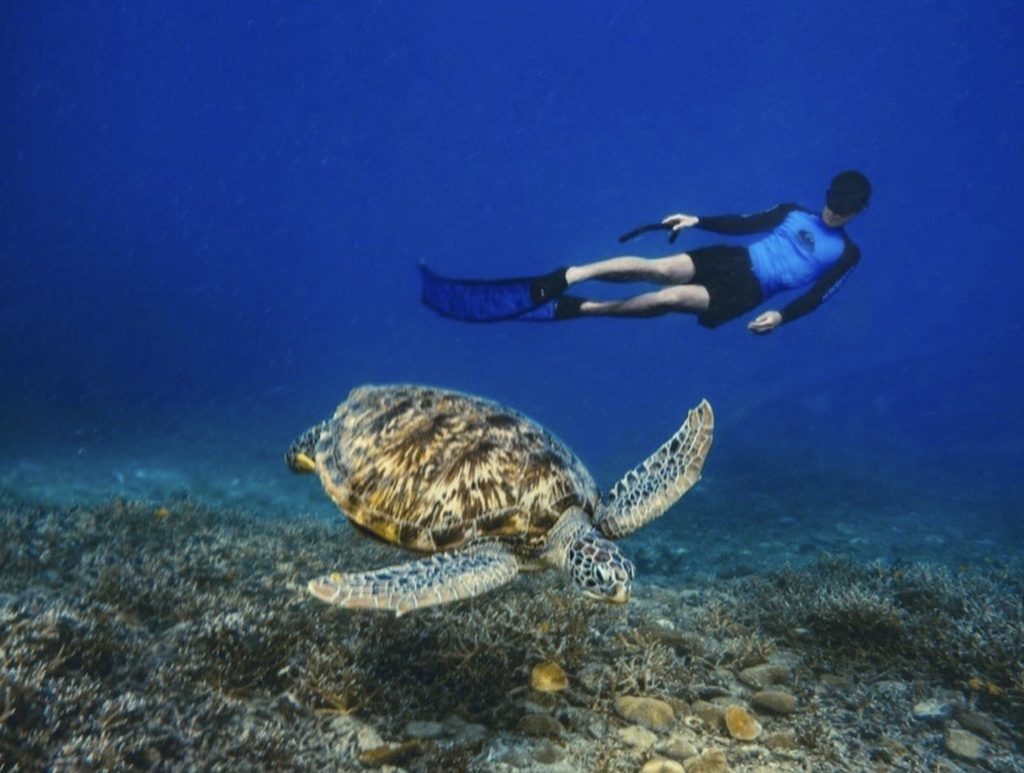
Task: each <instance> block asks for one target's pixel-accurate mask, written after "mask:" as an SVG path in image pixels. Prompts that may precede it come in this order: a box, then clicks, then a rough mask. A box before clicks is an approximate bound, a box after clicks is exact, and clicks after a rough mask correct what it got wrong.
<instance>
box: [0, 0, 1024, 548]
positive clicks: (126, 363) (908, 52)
mask: <svg viewBox="0 0 1024 773" xmlns="http://www.w3.org/2000/svg"><path fill="white" fill-rule="evenodd" d="M3 6H4V7H3V11H2V15H0V72H2V73H3V75H2V77H0V218H2V223H0V340H2V343H0V347H2V348H0V454H2V456H0V467H2V468H4V469H10V468H12V467H14V466H16V465H18V464H29V465H36V467H33V469H44V470H48V471H50V473H52V474H53V476H54V479H55V481H57V480H59V479H60V474H61V473H62V472H63V471H66V470H71V469H78V467H79V466H81V467H82V468H83V469H85V470H86V472H85V473H82V474H84V475H85V485H87V486H88V485H89V482H90V480H94V481H95V485H96V487H97V489H103V488H106V487H110V486H111V485H112V482H113V484H117V483H118V481H119V480H120V479H119V477H118V476H119V475H123V472H121V470H122V468H123V467H124V465H128V467H127V468H125V469H130V466H131V465H132V464H137V465H139V466H141V467H145V468H147V469H148V468H155V467H159V468H160V469H165V468H174V467H175V466H177V465H181V466H183V467H190V468H196V467H198V468H203V469H208V470H214V471H215V470H216V469H217V468H221V467H222V468H223V469H224V470H226V471H229V473H230V474H234V473H235V472H237V471H239V470H242V471H245V472H246V473H248V474H249V475H250V477H251V478H252V479H253V480H256V481H265V482H266V483H267V485H274V484H275V482H277V481H279V480H281V481H283V480H287V475H288V474H287V471H286V470H285V469H284V467H283V465H282V464H281V462H280V458H281V453H282V452H283V450H284V448H285V447H286V445H287V443H288V442H289V441H290V440H291V438H292V436H293V435H294V434H297V432H299V431H300V430H301V429H303V428H305V426H307V425H308V424H310V423H311V422H313V421H315V420H317V419H319V418H321V417H323V416H325V415H327V414H328V413H329V412H330V411H331V410H332V409H333V407H334V405H335V404H336V403H337V402H338V401H339V400H340V399H342V397H343V396H344V395H345V393H347V391H348V389H349V388H351V387H352V386H355V385H358V384H360V383H364V382H391V381H415V382H423V383H432V384H439V385H445V386H451V387H456V388H460V389H464V390H467V391H471V392H475V393H479V394H482V395H486V396H489V397H492V398H495V399H498V400H501V401H504V402H507V403H509V404H511V405H513V406H515V407H517V408H519V409H521V410H523V411H525V412H526V413H528V414H530V415H532V416H534V417H536V418H537V419H539V420H541V421H542V422H544V423H545V424H546V425H547V426H549V427H550V428H551V429H553V430H554V431H555V432H557V433H558V434H559V435H561V436H562V437H563V438H564V439H565V440H566V441H568V442H569V443H570V445H571V446H572V447H573V448H575V449H576V450H577V451H578V452H579V453H580V455H581V456H582V457H583V459H584V460H585V461H586V462H588V464H590V466H591V468H592V470H593V471H594V472H595V474H596V476H597V477H598V478H599V479H600V480H601V482H602V483H604V484H605V485H608V484H610V483H612V482H613V481H614V479H615V477H616V476H617V475H618V474H619V472H621V471H622V470H623V469H624V468H625V467H627V466H629V465H631V464H633V463H635V462H637V461H639V460H640V459H641V458H642V457H643V456H645V455H646V454H647V453H648V452H649V451H651V450H653V449H654V448H655V447H656V446H657V445H658V444H659V443H660V442H661V441H662V440H663V439H664V438H665V437H667V436H668V435H669V434H670V433H671V432H672V431H673V430H674V429H675V427H676V426H677V424H678V422H679V420H680V419H681V417H682V416H683V414H684V412H685V410H686V408H687V407H689V406H690V405H692V404H694V403H696V401H697V400H698V399H699V398H700V397H703V396H707V397H708V398H709V399H710V400H711V401H712V402H713V404H714V405H715V407H716V410H717V414H718V422H719V423H718V428H719V429H718V435H717V440H716V446H715V450H714V454H713V456H712V458H711V460H710V461H709V464H708V467H707V469H706V474H707V476H708V480H709V481H710V482H712V483H713V486H714V491H715V492H716V494H715V495H716V497H719V498H720V499H721V500H722V501H727V500H728V497H729V492H730V491H737V492H739V491H740V490H741V489H742V492H743V493H744V494H745V495H749V493H750V492H749V490H748V489H749V488H750V487H751V486H755V487H762V488H763V490H764V492H765V493H766V494H767V495H770V496H772V497H776V498H777V499H778V500H780V501H783V502H793V503H802V504H803V506H804V507H806V503H807V502H808V501H817V500H820V501H823V502H824V503H826V504H830V505H831V504H834V503H835V502H836V501H839V500H842V499H843V498H846V497H848V496H849V494H848V492H849V491H850V490H851V485H852V486H853V489H854V490H857V488H858V487H859V489H860V490H861V494H860V500H861V501H862V502H863V503H864V508H865V510H864V512H865V513H869V512H877V513H891V512H893V511H897V512H898V511H901V509H905V510H906V511H907V512H911V511H914V512H917V510H918V505H919V503H920V502H923V501H927V502H929V503H930V504H929V506H928V507H927V508H926V509H924V510H922V511H921V512H919V513H918V517H920V518H924V519H931V520H934V521H935V523H936V525H937V528H938V527H940V526H942V525H943V522H948V523H946V525H949V523H956V522H959V521H962V520H970V522H971V524H972V526H973V527H974V528H976V529H980V530H985V529H990V530H991V532H992V534H994V535H996V537H997V538H998V539H1000V540H1004V541H1009V542H1013V540H1017V541H1018V542H1019V541H1020V540H1021V539H1022V537H1021V535H1022V530H1021V526H1020V519H1021V514H1022V511H1024V507H1022V505H1024V484H1022V483H1021V469H1022V467H1024V441H1022V434H1024V419H1022V415H1024V346H1022V323H1021V312H1022V304H1021V301H1020V297H1021V290H1020V285H1021V282H1022V279H1024V256H1022V253H1021V248H1020V236H1019V235H1018V234H1017V233H1016V228H1017V227H1019V222H1020V212H1021V211H1022V210H1024V131H1022V125H1024V121H1022V119H1024V7H1022V6H1021V5H1020V4H1019V3H1017V2H1013V1H1012V0H999V1H994V2H985V3H967V2H953V1H946V2H944V1H943V0H933V1H932V2H922V3H893V2H889V1H885V2H882V1H881V0H867V1H866V2H863V3H858V4H855V5H851V4H849V3H838V2H797V3H786V4H778V3H753V2H721V1H720V0H714V1H713V2H712V1H710V0H702V1H701V2H687V3H679V2H651V3H640V4H638V3H627V2H612V1H611V0H598V2H594V3H588V4H586V5H581V4H577V3H562V2H558V3H539V2H538V3H532V2H531V3H523V4H515V3H513V4H506V3H491V2H487V3H464V2H429V3H398V2H396V3H357V2H352V3H340V4H298V5H296V4H292V3H283V2H280V3H279V2H266V3H255V4H228V3H215V4H209V3H176V4H168V3H157V2H152V0H150V1H148V2H133V3H41V4H26V3H4V4H3ZM850 167H855V168H859V169H862V170H863V171H865V172H866V173H867V174H868V175H869V176H870V178H871V180H872V182H873V184H874V197H873V200H872V204H871V207H870V208H869V209H868V210H867V212H866V213H865V214H864V215H863V216H862V217H860V218H858V219H857V220H856V221H854V222H853V223H852V224H851V225H850V226H849V229H848V230H849V232H850V235H851V237H852V238H853V239H854V240H855V241H856V242H857V243H858V244H859V246H860V247H861V250H862V253H863V260H862V263H861V265H860V267H859V268H858V269H857V271H856V272H855V274H854V275H853V276H852V277H851V279H850V280H849V281H848V282H847V283H846V284H845V285H844V287H843V288H842V290H841V291H840V292H839V293H838V294H837V295H836V296H835V297H834V298H832V299H830V300H829V301H828V302H827V303H826V304H824V305H823V306H822V307H821V308H820V309H818V310H817V311H816V312H814V313H813V314H812V315H810V316H808V317H806V318H804V319H802V320H800V321H798V322H796V323H794V324H793V325H792V326H789V327H785V328H782V329H780V330H779V331H777V332H776V333H774V334H772V335H771V336H768V337H764V338H761V337H756V336H753V335H751V334H750V333H748V332H747V331H746V329H745V325H744V321H736V322H734V323H731V324H729V325H727V326H725V327H723V328H720V329H718V330H714V331H708V330H704V329H702V328H699V327H698V326H697V325H696V324H695V322H694V321H693V320H692V319H690V318H684V317H678V316H676V317H663V318H660V319H656V320H643V321H623V320H586V321H579V322H573V323H566V324H558V325H539V324H534V325H526V324H516V323H508V324H497V325H482V326H473V325H467V324H462V323H458V322H453V321H449V320H445V319H441V318H439V317H437V316H434V315H433V314H432V313H430V312H429V311H428V310H426V309H425V308H423V307H422V306H421V305H420V303H419V286H418V276H417V272H416V264H417V262H418V261H420V260H426V261H428V262H429V263H430V264H431V265H432V266H433V267H434V268H436V269H437V270H439V271H442V272H446V273H451V274H456V275H474V276H481V277H489V276H505V275H521V274H532V273H540V272H543V271H547V270H550V269H551V268H553V267H554V266H557V265H563V264H566V263H573V262H581V261H585V260H590V259H596V258H599V257H609V256H612V255H615V254H619V253H620V248H619V245H618V244H617V243H616V237H617V236H618V235H619V234H620V233H622V232H623V231H626V230H628V229H629V228H631V227H633V226H635V225H638V224H640V223H644V222H650V221H653V220H657V219H660V218H661V217H663V216H664V215H666V214H669V213H672V212H677V211H688V212H695V213H698V214H717V213H729V212H750V211H756V210H760V209H764V208H767V207H769V206H771V205H774V204H776V203H778V202H781V201H797V202H800V203H803V204H805V205H806V206H809V207H817V206H819V205H820V203H821V201H822V196H823V192H824V190H825V188H826V186H827V183H828V179H829V178H830V177H831V175H832V174H834V173H835V172H837V171H839V170H842V169H846V168H850ZM719 240H720V239H719V238H716V237H712V236H709V235H705V234H698V233H687V234H685V235H684V237H683V239H682V240H681V241H680V243H679V244H680V246H681V247H683V248H686V247H689V246H695V245H697V244H704V243H711V242H712V241H719ZM630 246H631V249H630V251H631V252H639V253H640V254H644V255H648V256H652V257H653V256H658V255H664V254H668V253H669V252H670V248H669V247H668V246H667V245H666V244H665V243H664V241H663V240H662V239H659V238H658V237H654V236H651V237H647V238H645V239H644V240H641V241H639V242H637V243H636V246H635V248H634V247H633V245H630ZM621 289H624V288H614V287H613V288H610V289H609V288H601V289H600V290H597V291H595V292H614V291H616V290H621ZM772 305H775V304H772ZM90 465H92V466H90ZM129 474H130V473H129ZM90 475H94V476H95V477H94V478H90V477H89V476H90ZM15 480H17V478H15ZM851 480H852V484H851V482H850V481H851ZM54 485H58V484H57V483H56V482H55V484H54ZM944 505H948V506H944ZM302 506H303V507H306V506H308V502H307V501H305V500H304V501H303V503H302ZM872 508H874V509H872ZM830 517H832V515H831V514H830V512H829V510H828V508H827V507H825V506H823V509H822V513H821V518H822V519H829V518H830ZM880 517H881V516H880ZM729 518H731V519H734V520H735V519H740V520H742V516H737V515H735V514H734V515H731V516H729ZM756 519H757V514H756V513H751V514H750V515H749V523H753V524H756ZM722 527H723V529H726V528H731V527H732V524H731V523H730V522H725V523H723V524H722Z"/></svg>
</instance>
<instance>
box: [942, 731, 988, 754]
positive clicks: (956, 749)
mask: <svg viewBox="0 0 1024 773" xmlns="http://www.w3.org/2000/svg"><path fill="white" fill-rule="evenodd" d="M946 751H948V752H949V753H950V754H952V755H953V756H955V757H959V758H960V759H962V760H967V761H969V762H977V761H978V760H980V759H982V758H983V757H984V756H985V742H984V741H982V740H981V739H980V738H978V736H976V735H975V734H974V733H972V732H970V731H969V730H960V729H958V728H955V727H951V728H948V729H947V730H946Z"/></svg>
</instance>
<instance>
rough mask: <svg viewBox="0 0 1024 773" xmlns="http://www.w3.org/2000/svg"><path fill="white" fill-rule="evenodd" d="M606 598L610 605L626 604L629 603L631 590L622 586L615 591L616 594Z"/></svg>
mask: <svg viewBox="0 0 1024 773" xmlns="http://www.w3.org/2000/svg"><path fill="white" fill-rule="evenodd" d="M604 598H605V601H607V602H608V603H609V604H625V603H626V602H627V601H629V588H628V587H626V586H625V585H620V586H618V587H617V588H616V589H615V593H613V594H611V595H609V596H605V597H604Z"/></svg>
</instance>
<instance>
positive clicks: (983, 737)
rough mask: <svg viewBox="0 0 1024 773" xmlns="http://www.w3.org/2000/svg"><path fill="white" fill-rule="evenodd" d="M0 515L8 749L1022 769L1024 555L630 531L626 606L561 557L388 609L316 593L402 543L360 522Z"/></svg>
mask: <svg viewBox="0 0 1024 773" xmlns="http://www.w3.org/2000/svg"><path fill="white" fill-rule="evenodd" d="M786 528H787V525H786V522H785V520H783V521H781V522H780V523H779V525H778V529H779V530H780V535H779V538H780V539H782V533H783V532H784V531H785V529H786ZM789 528H790V529H792V525H790V527H789ZM769 531H770V530H769ZM0 533H2V535H3V539H2V544H0V567H2V569H0V664H2V671H0V768H3V769H11V770H35V769H55V770H92V769H104V770H119V769H148V770H180V769H202V770H241V769H245V770H252V769H274V770H285V769H287V770H305V769H310V770H313V769H317V770H321V769H329V770H361V769H382V770H388V769H390V770H407V771H427V770H445V771H458V770H469V771H533V770H536V771H641V770H645V771H658V770H660V771H673V770H686V771H725V770H735V771H745V770H752V771H753V770H807V771H823V770H948V771H957V770H974V769H987V770H1006V771H1010V770H1024V754H1022V750H1021V741H1022V721H1024V660H1022V659H1024V573H1022V571H1021V570H1022V568H1024V565H1022V563H1021V561H1020V560H1019V559H1013V558H1012V557H999V558H998V559H996V560H988V561H983V562H979V563H977V564H976V565H975V564H972V565H970V566H960V567H959V568H957V567H955V566H953V567H947V566H943V565H939V564H937V563H931V562H927V561H919V560H908V561H895V562H894V561H887V562H885V563H881V562H877V561H867V560H863V559H862V558H860V557H859V556H858V555H857V554H856V552H854V553H853V554H852V555H847V556H840V555H838V554H837V553H836V552H835V551H831V552H824V553H823V552H821V551H820V550H819V548H820V545H819V544H818V543H814V544H812V547H811V548H807V549H802V548H801V549H800V552H801V553H803V554H811V555H806V556H805V557H806V558H807V561H806V562H805V563H804V564H802V565H794V566H793V567H780V568H776V569H772V570H768V571H756V572H744V571H743V569H742V567H741V566H733V568H732V570H731V571H730V572H729V573H728V576H722V575H721V574H720V575H717V576H716V575H714V574H712V573H709V572H701V573H698V574H695V575H692V576H690V577H688V578H686V579H685V580H684V579H682V578H679V577H674V576H673V575H672V573H671V572H670V571H668V570H669V569H671V568H672V564H671V562H672V561H673V560H674V559H673V556H675V560H678V555H676V554H675V553H672V551H671V550H669V548H667V547H666V544H667V543H671V540H666V539H664V538H661V539H653V540H647V541H644V540H641V539H635V540H632V541H631V542H630V544H629V545H628V546H627V548H628V552H630V553H632V554H633V555H634V556H635V557H637V558H638V565H639V566H640V568H641V572H642V574H641V577H640V578H639V581H638V583H637V585H636V586H635V593H634V598H633V600H632V601H631V602H630V603H629V604H628V605H626V606H624V607H606V606H603V605H598V604H594V603H591V602H588V601H586V600H584V599H583V598H582V597H580V596H579V595H578V594H576V593H575V592H574V591H573V590H572V589H571V587H570V586H569V584H568V582H567V580H566V579H565V578H563V577H561V576H558V575H557V574H553V573H548V574H544V575H528V576H524V577H521V578H519V579H518V580H517V581H516V582H515V583H514V584H513V585H512V586H511V587H509V588H507V589H504V590H502V591H499V592H496V593H492V594H489V595H487V596H485V597H482V598H479V599H475V600H471V601H468V602H463V603H460V604H456V605H452V606H450V607H445V608H440V609H431V610H424V611H421V612H418V613H415V614H411V615H407V616H404V617H401V618H395V617H392V616H388V615H383V614H378V613H357V612H351V611H347V610H340V609H336V608H332V607H328V606H325V605H323V604H320V603H318V602H316V601H314V600H313V599H311V598H310V597H309V596H308V595H307V594H306V592H305V583H306V581H307V580H308V579H309V578H311V577H313V576H315V575H318V574H321V573H323V571H325V570H330V569H336V568H341V567H360V568H364V567H368V566H372V565H380V564H382V563H386V562H390V561H394V560H395V559H396V557H397V556H398V554H396V553H395V552H394V551H391V550H387V549H385V548H383V547H381V546H378V545H376V544H375V543H373V542H371V541H369V540H366V539H357V538H356V537H355V535H354V532H352V530H351V529H350V528H349V527H348V526H347V525H346V524H345V523H344V522H343V521H342V520H341V519H332V520H327V519H322V518H316V517H298V518H290V519H280V518H269V517H265V516H261V515H256V514H253V513H252V512H250V511H246V510H242V509H234V510H233V509H230V508H227V507H224V506H223V505H219V506H217V507H210V506H207V505H203V504H201V503H199V502H197V501H195V500H193V499H190V498H189V497H186V496H181V495H175V496H171V497H168V498H167V499H166V500H164V501H156V502H154V501H152V500H149V501H142V500H130V499H124V498H115V499H110V500H106V501H101V502H93V503H89V504H81V505H67V504H65V505H40V504H37V503H35V502H32V501H26V500H25V499H22V498H18V497H16V496H13V495H10V494H7V495H3V496H2V497H0ZM859 539H861V538H860V537H850V538H848V537H847V536H845V535H843V534H842V532H841V531H840V532H839V535H838V537H837V540H838V542H837V544H836V545H835V546H834V547H841V546H842V543H844V542H845V543H851V542H852V543H853V544H852V545H848V546H850V547H852V548H853V549H854V550H855V549H856V548H857V547H858V546H859V545H860V543H859V542H856V541H855V540H859ZM773 544H775V543H774V542H773V541H772V540H771V539H767V541H765V542H762V543H761V547H760V548H759V549H761V550H767V551H770V550H772V549H773V548H772V545H773ZM825 547H826V548H828V547H833V546H832V545H828V544H826V545H825ZM666 551H668V552H666ZM755 552H756V551H755ZM658 568H660V569H661V570H662V572H661V573H660V574H656V573H654V571H652V570H656V569H658ZM644 572H646V575H645V574H643V573H644Z"/></svg>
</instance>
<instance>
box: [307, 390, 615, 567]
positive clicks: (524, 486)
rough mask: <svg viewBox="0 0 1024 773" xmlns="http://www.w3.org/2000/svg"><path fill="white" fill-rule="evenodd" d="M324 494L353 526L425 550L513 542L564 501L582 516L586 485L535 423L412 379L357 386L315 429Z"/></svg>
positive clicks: (524, 544) (569, 456) (530, 542)
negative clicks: (480, 540) (484, 541)
mask: <svg viewBox="0 0 1024 773" xmlns="http://www.w3.org/2000/svg"><path fill="white" fill-rule="evenodd" d="M315 461H316V469H317V472H318V473H319V475H320V480H321V482H322V483H323V486H324V490H325V491H326V492H327V494H328V495H329V496H330V497H331V499H333V500H334V502H335V504H337V505H338V507H340V508H341V509H342V510H343V511H344V513H345V514H346V515H347V516H348V518H349V519H350V520H351V521H352V522H353V523H354V524H356V526H358V527H360V528H362V529H364V530H365V531H368V532H369V533H371V534H373V535H374V536H376V537H379V538H380V539H382V540H384V541H385V542H389V543H392V544H394V545H398V546H400V547H403V548H408V549H410V550H417V551H421V552H427V553H430V552H435V551H441V550H448V549H450V548H455V547H458V546H459V545H462V544H464V543H466V542H468V541H471V540H474V539H478V538H484V537H490V538H494V537H498V538H502V539H504V540H507V541H509V542H510V543H512V544H514V545H517V546H519V547H520V548H523V549H531V548H534V547H538V546H540V545H541V544H543V541H544V536H545V535H546V534H547V532H548V530H549V529H550V528H551V527H552V526H553V525H554V524H555V523H556V522H557V521H558V519H559V517H560V516H561V515H562V513H564V512H565V511H566V510H567V509H568V508H570V507H573V506H575V507H580V508H582V509H583V510H584V511H585V512H587V513H588V514H589V515H591V516H592V515H593V513H594V509H595V507H596V506H597V504H598V501H599V496H600V495H599V493H598V490H597V486H596V485H595V484H594V480H593V478H591V476H590V473H589V472H587V470H586V468H585V467H584V466H583V463H582V462H580V460H579V459H578V458H577V457H576V455H575V454H573V453H572V452H571V451H570V450H569V449H568V448H567V447H566V446H565V445H564V444H563V443H562V442H561V441H560V440H558V439H557V438H556V437H555V436H554V435H552V434H551V433H550V432H548V431H547V430H545V429H544V428H543V427H541V426H540V425H538V424H536V423H535V422H533V421H531V420H530V419H528V418H526V417H525V416H523V415H521V414H519V413H516V412H515V411H513V410H510V409H508V408H505V407H504V406H502V405H499V404H497V403H494V402H491V401H489V400H484V399H482V398H479V397H474V396H472V395H466V394H462V393H459V392H454V391H450V390H444V389H436V388H431V387H423V386H412V385H400V386H363V387H358V388H356V389H354V390H352V392H351V393H350V394H349V396H348V399H346V400H345V402H343V403H342V404H341V405H339V406H338V409H337V410H336V411H335V413H334V416H333V417H332V418H331V420H330V421H327V422H325V423H324V424H323V425H322V429H321V432H320V437H319V440H318V441H317V445H316V452H315Z"/></svg>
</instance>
